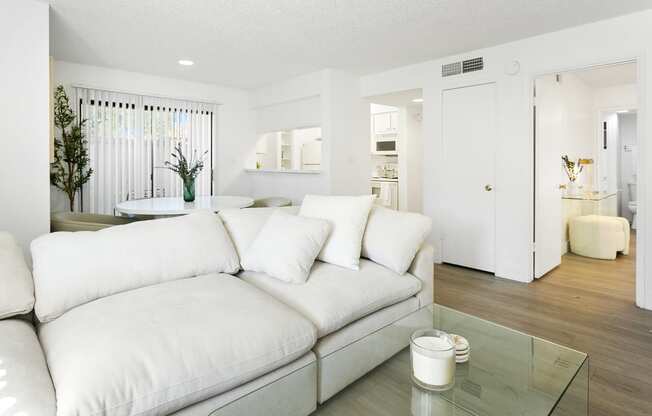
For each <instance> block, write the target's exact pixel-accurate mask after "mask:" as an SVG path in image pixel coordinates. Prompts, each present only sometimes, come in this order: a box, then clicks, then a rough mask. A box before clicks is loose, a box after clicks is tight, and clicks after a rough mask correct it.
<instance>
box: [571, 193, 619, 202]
mask: <svg viewBox="0 0 652 416" xmlns="http://www.w3.org/2000/svg"><path fill="white" fill-rule="evenodd" d="M612 196H616V193H615V192H588V193H582V194H577V195H566V194H564V195H562V199H575V200H580V201H602V200H603V199H607V198H610V197H612Z"/></svg>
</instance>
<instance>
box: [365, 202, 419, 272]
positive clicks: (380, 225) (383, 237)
mask: <svg viewBox="0 0 652 416" xmlns="http://www.w3.org/2000/svg"><path fill="white" fill-rule="evenodd" d="M431 228H432V220H431V219H430V218H429V217H426V216H425V215H421V214H417V213H414V212H399V211H394V210H391V209H387V208H383V207H374V208H373V209H372V210H371V213H369V221H368V222H367V229H366V230H365V233H364V238H363V239H362V257H366V258H368V259H369V260H372V261H374V262H375V263H378V264H381V265H383V266H385V267H387V268H388V269H390V270H393V271H395V272H396V273H399V274H404V273H405V272H406V271H407V270H408V269H409V268H410V264H412V260H414V256H416V254H417V252H418V251H419V248H421V245H422V244H423V242H424V241H425V239H426V237H427V236H428V234H430V229H431Z"/></svg>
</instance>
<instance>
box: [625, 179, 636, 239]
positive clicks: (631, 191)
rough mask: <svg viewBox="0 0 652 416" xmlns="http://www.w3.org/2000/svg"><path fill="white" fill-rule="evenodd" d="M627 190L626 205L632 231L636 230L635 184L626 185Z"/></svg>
mask: <svg viewBox="0 0 652 416" xmlns="http://www.w3.org/2000/svg"><path fill="white" fill-rule="evenodd" d="M627 188H628V189H629V202H628V203H627V208H629V212H631V213H632V229H633V230H635V229H636V208H637V198H636V182H630V183H628V184H627Z"/></svg>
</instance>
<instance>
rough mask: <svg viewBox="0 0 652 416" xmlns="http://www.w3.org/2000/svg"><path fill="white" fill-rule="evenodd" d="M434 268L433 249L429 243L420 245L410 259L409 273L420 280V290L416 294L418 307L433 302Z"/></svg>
mask: <svg viewBox="0 0 652 416" xmlns="http://www.w3.org/2000/svg"><path fill="white" fill-rule="evenodd" d="M434 270H435V249H434V247H433V246H431V245H430V244H424V245H423V246H421V248H420V249H419V251H418V252H417V255H416V256H415V257H414V260H412V264H411V265H410V269H409V270H408V272H409V273H411V274H412V275H414V276H416V277H417V278H419V280H421V291H420V292H419V293H418V294H417V298H418V299H419V307H423V306H426V305H430V304H431V303H433V302H434V298H433V295H434V294H433V292H434V285H435V282H434V278H435V275H434Z"/></svg>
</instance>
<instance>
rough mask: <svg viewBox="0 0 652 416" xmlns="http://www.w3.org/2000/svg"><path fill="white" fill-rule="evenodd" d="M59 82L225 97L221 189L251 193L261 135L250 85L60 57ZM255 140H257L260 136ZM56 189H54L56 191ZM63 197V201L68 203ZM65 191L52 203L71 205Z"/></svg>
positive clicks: (217, 160)
mask: <svg viewBox="0 0 652 416" xmlns="http://www.w3.org/2000/svg"><path fill="white" fill-rule="evenodd" d="M54 79H55V84H56V85H58V84H63V85H64V86H65V87H66V89H67V90H68V91H69V92H70V87H71V85H73V84H74V85H82V86H88V87H92V88H98V89H107V90H113V91H122V92H131V93H136V94H144V95H154V96H165V97H169V98H180V99H187V100H197V101H203V102H214V103H219V106H218V110H217V118H216V124H217V132H216V133H217V134H216V137H215V140H216V141H215V146H214V155H213V161H214V169H215V179H214V180H215V187H214V189H215V192H216V193H217V194H227V195H249V194H250V193H251V187H250V181H249V179H248V178H247V176H246V175H245V173H244V172H243V169H242V166H244V163H245V158H246V155H247V154H248V150H249V148H248V143H247V141H246V139H249V138H251V137H255V131H254V122H253V115H252V113H251V111H250V104H249V94H248V92H247V91H244V90H238V89H234V88H226V87H221V86H218V85H213V84H203V83H197V82H189V81H183V80H178V79H172V78H163V77H157V76H153V75H148V74H141V73H136V72H128V71H122V70H117V69H110V68H101V67H95V66H88V65H80V64H75V63H70V62H64V61H55V64H54ZM252 143H254V144H255V141H253V142H252ZM53 194H54V193H53ZM62 203H63V205H62ZM65 207H66V205H65V201H63V202H62V201H61V195H60V193H58V195H57V194H55V195H54V196H53V198H52V209H53V210H61V209H65Z"/></svg>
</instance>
